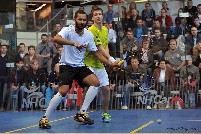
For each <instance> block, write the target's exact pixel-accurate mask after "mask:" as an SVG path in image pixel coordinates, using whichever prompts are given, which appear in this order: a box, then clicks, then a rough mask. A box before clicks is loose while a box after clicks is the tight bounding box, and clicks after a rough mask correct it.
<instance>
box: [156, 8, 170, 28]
mask: <svg viewBox="0 0 201 134" xmlns="http://www.w3.org/2000/svg"><path fill="white" fill-rule="evenodd" d="M157 19H158V20H159V22H160V23H161V25H162V26H164V27H166V29H167V30H170V26H171V25H172V18H171V17H170V16H169V15H167V11H166V10H165V9H161V16H159V17H158V18H157Z"/></svg>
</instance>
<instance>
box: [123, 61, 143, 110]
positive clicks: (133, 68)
mask: <svg viewBox="0 0 201 134" xmlns="http://www.w3.org/2000/svg"><path fill="white" fill-rule="evenodd" d="M125 71H126V72H125V75H126V85H125V87H124V94H123V103H122V109H128V105H129V98H130V97H129V96H130V92H131V90H132V89H134V87H136V83H134V82H133V79H132V77H131V74H132V73H140V74H142V75H145V76H146V74H147V73H146V72H147V70H146V68H143V67H142V66H139V61H138V58H137V57H131V63H130V65H128V66H127V67H126V68H125ZM136 90H138V89H136ZM136 90H135V91H134V90H133V92H136Z"/></svg>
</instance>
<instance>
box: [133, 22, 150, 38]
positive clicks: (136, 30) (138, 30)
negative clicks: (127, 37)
mask: <svg viewBox="0 0 201 134" xmlns="http://www.w3.org/2000/svg"><path fill="white" fill-rule="evenodd" d="M132 30H133V35H134V37H136V38H137V39H138V40H139V41H142V40H143V38H144V37H143V35H147V34H148V29H147V27H146V26H144V25H143V23H142V18H138V19H137V25H136V26H135V27H133V29H132Z"/></svg>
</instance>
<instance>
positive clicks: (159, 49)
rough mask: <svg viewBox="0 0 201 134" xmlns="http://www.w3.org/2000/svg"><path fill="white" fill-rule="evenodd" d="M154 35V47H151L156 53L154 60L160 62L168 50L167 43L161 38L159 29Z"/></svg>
mask: <svg viewBox="0 0 201 134" xmlns="http://www.w3.org/2000/svg"><path fill="white" fill-rule="evenodd" d="M154 33H155V36H154V37H153V46H151V49H152V51H153V53H154V60H156V61H159V60H161V59H163V58H164V54H165V52H166V50H167V41H166V40H165V39H164V38H162V37H161V31H160V29H159V28H156V29H155V32H154Z"/></svg>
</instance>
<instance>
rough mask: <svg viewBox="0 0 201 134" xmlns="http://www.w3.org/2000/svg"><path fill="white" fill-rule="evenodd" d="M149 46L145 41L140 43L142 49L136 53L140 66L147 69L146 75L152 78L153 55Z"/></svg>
mask: <svg viewBox="0 0 201 134" xmlns="http://www.w3.org/2000/svg"><path fill="white" fill-rule="evenodd" d="M149 46H150V44H149V41H148V40H147V39H144V40H143V41H142V47H141V48H140V49H139V51H138V57H139V58H138V59H139V62H140V64H141V65H144V66H145V68H146V69H147V74H148V75H150V76H152V66H153V64H154V54H153V52H152V50H151V49H150V47H149Z"/></svg>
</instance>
